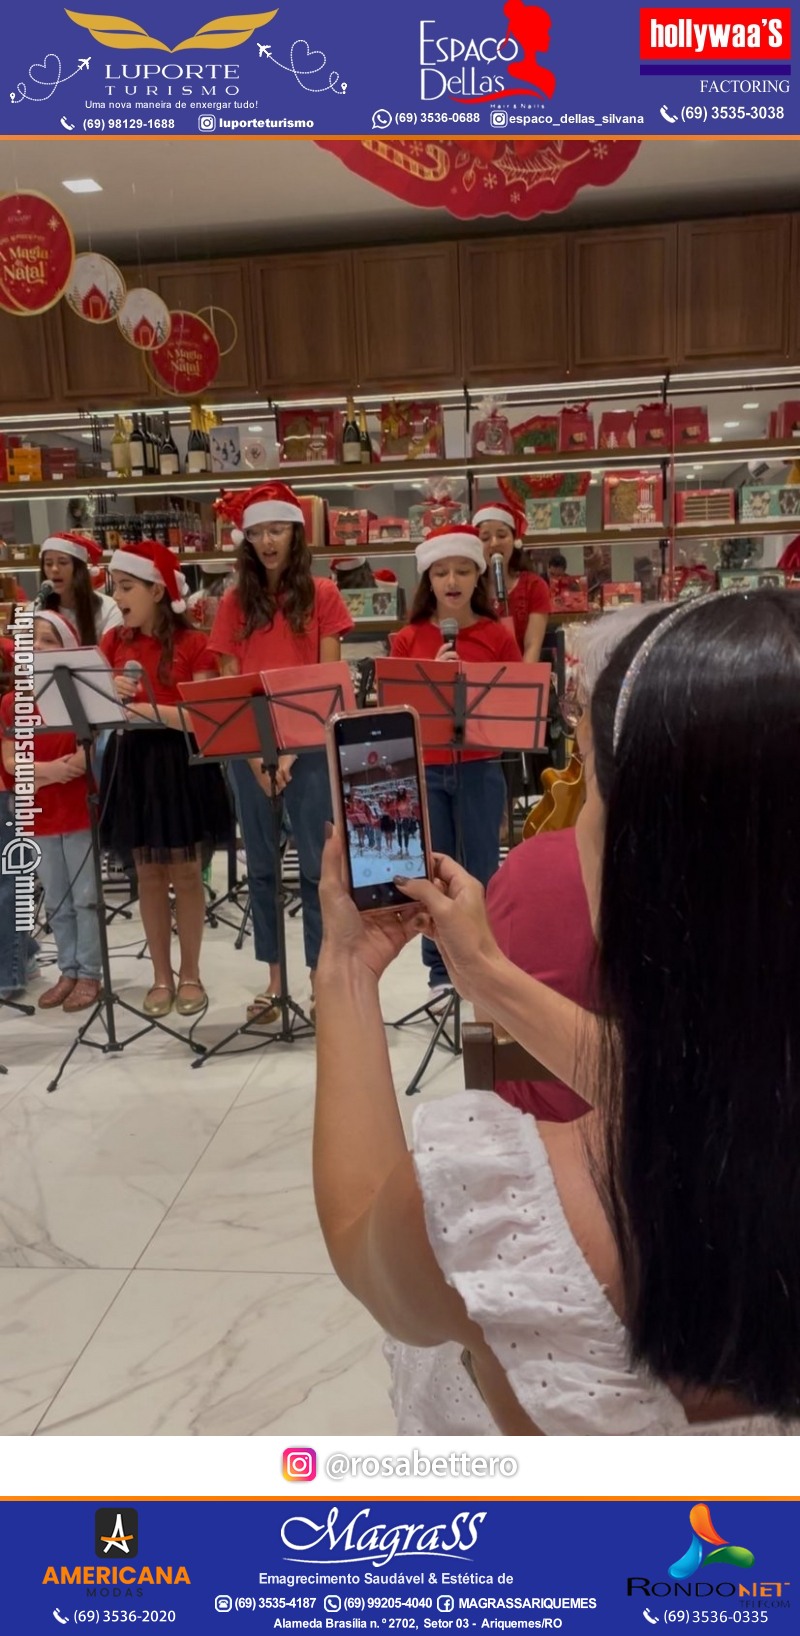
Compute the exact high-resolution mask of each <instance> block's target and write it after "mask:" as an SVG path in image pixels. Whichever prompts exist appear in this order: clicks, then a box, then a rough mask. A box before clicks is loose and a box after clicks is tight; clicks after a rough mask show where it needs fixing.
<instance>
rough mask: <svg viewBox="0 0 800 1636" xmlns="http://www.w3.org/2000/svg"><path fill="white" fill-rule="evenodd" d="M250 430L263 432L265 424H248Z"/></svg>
mask: <svg viewBox="0 0 800 1636" xmlns="http://www.w3.org/2000/svg"><path fill="white" fill-rule="evenodd" d="M247 430H248V432H263V430H264V428H263V426H248V428H247Z"/></svg>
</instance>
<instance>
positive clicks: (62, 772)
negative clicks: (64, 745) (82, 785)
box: [36, 756, 83, 784]
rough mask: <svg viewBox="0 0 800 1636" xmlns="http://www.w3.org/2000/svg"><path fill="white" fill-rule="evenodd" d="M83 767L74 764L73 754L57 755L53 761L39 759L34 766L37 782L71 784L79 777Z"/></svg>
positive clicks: (81, 774)
mask: <svg viewBox="0 0 800 1636" xmlns="http://www.w3.org/2000/svg"><path fill="white" fill-rule="evenodd" d="M82 776H83V768H82V767H76V766H75V760H74V757H73V756H57V757H56V760H55V761H40V762H38V764H37V768H36V783H37V784H71V783H72V780H73V778H81V777H82Z"/></svg>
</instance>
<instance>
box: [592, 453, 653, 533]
mask: <svg viewBox="0 0 800 1636" xmlns="http://www.w3.org/2000/svg"><path fill="white" fill-rule="evenodd" d="M663 521H664V495H663V490H662V481H661V472H660V470H659V469H657V468H656V469H655V470H652V471H614V472H606V473H605V474H604V477H603V526H604V528H626V529H627V528H653V527H655V526H656V525H657V524H658V523H663Z"/></svg>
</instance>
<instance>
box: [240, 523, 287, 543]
mask: <svg viewBox="0 0 800 1636" xmlns="http://www.w3.org/2000/svg"><path fill="white" fill-rule="evenodd" d="M291 532H292V524H291V523H257V524H256V525H255V526H254V527H253V528H246V529H245V535H244V537H245V539H246V540H247V541H248V542H249V544H250V545H257V544H258V542H259V540H264V539H267V540H283V539H285V538H286V535H287V534H291Z"/></svg>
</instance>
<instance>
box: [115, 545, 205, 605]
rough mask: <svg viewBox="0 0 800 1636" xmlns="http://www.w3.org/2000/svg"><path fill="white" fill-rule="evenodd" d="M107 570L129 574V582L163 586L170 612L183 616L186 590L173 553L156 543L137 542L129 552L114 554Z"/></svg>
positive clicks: (185, 583)
mask: <svg viewBox="0 0 800 1636" xmlns="http://www.w3.org/2000/svg"><path fill="white" fill-rule="evenodd" d="M108 566H109V572H110V573H112V574H130V576H131V578H132V579H144V580H146V581H147V583H148V585H163V586H164V588H165V590H166V593H167V596H168V598H169V605H170V607H171V609H172V612H173V613H176V614H179V613H185V612H186V597H187V594H188V591H189V586H188V584H187V582H186V580H185V579H184V577H183V574H182V573H181V565H180V563H179V561H178V559H177V557H176V556H175V555H174V553H173V552H172V551H168V550H167V547H166V546H165V545H159V543H158V541H157V540H139V541H137V543H136V545H134V546H132V547H130V549H127V548H126V549H125V550H123V551H115V552H114V555H113V557H112V558H111V561H110V563H109V565H108Z"/></svg>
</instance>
